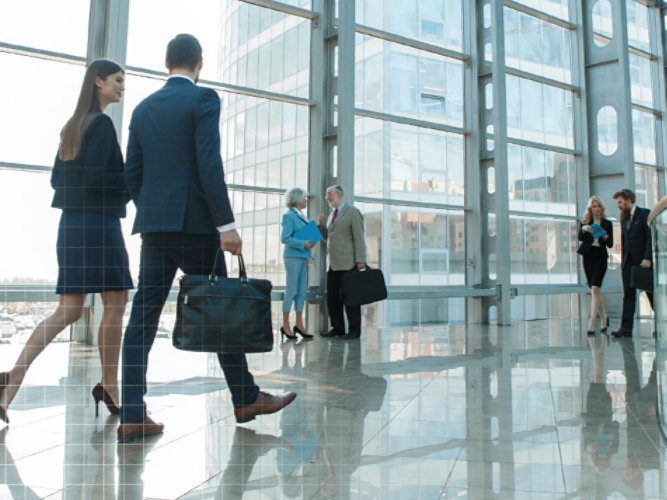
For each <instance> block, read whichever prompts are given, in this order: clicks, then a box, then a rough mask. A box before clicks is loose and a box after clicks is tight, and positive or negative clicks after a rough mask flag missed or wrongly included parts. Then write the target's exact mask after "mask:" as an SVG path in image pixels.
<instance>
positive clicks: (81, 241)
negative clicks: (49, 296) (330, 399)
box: [56, 211, 133, 294]
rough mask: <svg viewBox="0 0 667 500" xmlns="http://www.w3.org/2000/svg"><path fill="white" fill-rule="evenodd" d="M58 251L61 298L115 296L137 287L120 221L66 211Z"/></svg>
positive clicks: (63, 216)
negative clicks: (133, 278) (72, 295)
mask: <svg viewBox="0 0 667 500" xmlns="http://www.w3.org/2000/svg"><path fill="white" fill-rule="evenodd" d="M56 249H57V254H58V284H57V285H56V293H57V294H83V293H99V292H111V291H120V290H129V289H130V288H132V287H133V285H132V276H131V275H130V267H129V262H128V258H127V251H126V250H125V240H124V239H123V233H122V232H121V229H120V219H119V218H118V217H114V216H112V215H102V214H96V213H81V212H65V211H63V213H62V216H61V217H60V226H59V227H58V242H57V244H56Z"/></svg>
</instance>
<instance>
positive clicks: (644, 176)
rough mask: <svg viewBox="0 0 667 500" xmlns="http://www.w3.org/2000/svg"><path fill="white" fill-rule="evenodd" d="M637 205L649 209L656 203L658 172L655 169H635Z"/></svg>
mask: <svg viewBox="0 0 667 500" xmlns="http://www.w3.org/2000/svg"><path fill="white" fill-rule="evenodd" d="M635 194H636V195H637V205H639V206H642V207H648V208H651V207H653V205H655V204H656V203H657V202H658V171H657V170H656V169H655V168H645V167H635Z"/></svg>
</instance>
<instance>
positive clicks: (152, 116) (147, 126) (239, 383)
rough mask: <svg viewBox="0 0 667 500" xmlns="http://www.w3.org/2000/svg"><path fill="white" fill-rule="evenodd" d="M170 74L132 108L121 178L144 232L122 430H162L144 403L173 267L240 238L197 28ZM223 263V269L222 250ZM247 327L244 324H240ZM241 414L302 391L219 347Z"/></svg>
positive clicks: (179, 48)
mask: <svg viewBox="0 0 667 500" xmlns="http://www.w3.org/2000/svg"><path fill="white" fill-rule="evenodd" d="M166 65H167V68H168V69H169V74H170V76H169V79H168V80H167V83H166V84H165V86H164V87H162V88H161V89H160V90H158V91H157V92H155V93H153V94H151V95H150V96H148V97H147V98H146V99H144V100H143V101H142V102H141V103H140V104H139V105H138V106H137V108H136V109H135V110H134V113H133V114H132V121H131V122H130V137H129V141H128V145H127V165H126V167H125V182H126V186H127V190H128V192H129V193H130V196H131V198H132V200H133V201H134V203H135V205H136V207H137V215H136V218H135V221H134V228H133V233H141V237H142V244H141V267H140V271H139V286H138V290H137V294H136V295H135V297H134V301H133V303H132V313H131V315H130V321H129V324H128V326H127V329H126V331H125V339H124V341H123V385H122V407H121V425H120V426H119V428H118V440H119V441H128V440H131V439H133V438H136V437H139V436H146V435H151V434H157V433H160V432H162V429H163V428H164V426H163V425H162V424H159V423H156V422H154V421H153V420H152V419H151V418H150V417H148V416H147V413H146V404H145V402H144V400H143V396H144V395H145V394H146V390H147V388H146V370H147V363H148V353H149V351H150V349H151V346H152V345H153V341H154V339H155V334H156V331H157V326H158V321H159V318H160V312H161V310H162V307H163V305H164V303H165V301H166V300H167V297H168V295H169V290H170V288H171V285H172V282H173V280H174V276H175V274H176V271H177V269H179V268H180V269H182V270H183V272H184V273H186V274H199V275H201V274H209V273H210V271H211V268H212V267H213V262H214V260H215V255H216V253H217V251H218V248H221V249H222V250H225V251H229V252H231V253H232V254H234V255H238V254H240V253H241V247H242V242H241V239H240V237H239V235H238V232H237V231H236V227H235V224H234V214H233V213H232V208H231V206H230V203H229V197H228V195H227V187H226V185H225V181H224V174H223V170H222V159H221V157H220V133H219V129H218V123H219V119H220V99H219V98H218V95H217V94H216V93H215V91H213V90H211V89H207V88H202V87H198V86H197V85H196V81H197V80H198V78H199V72H200V71H201V67H202V50H201V46H200V45H199V42H198V41H197V39H196V38H195V37H193V36H192V35H178V36H177V37H176V38H174V39H173V40H172V41H171V42H169V45H168V46H167V58H166ZM218 264H219V266H218V269H217V273H218V274H219V275H225V274H226V270H225V264H224V259H218ZM241 333H242V332H241ZM218 360H219V361H220V366H221V367H222V370H223V372H224V374H225V379H226V380H227V385H228V386H229V389H230V392H231V394H232V402H233V404H234V408H235V409H234V414H235V416H236V420H237V422H247V421H249V420H252V419H253V418H254V417H255V416H256V415H259V414H266V413H274V412H276V411H278V410H280V409H282V408H283V407H285V406H286V405H288V404H289V403H291V402H292V400H293V399H294V398H295V397H296V394H295V393H290V394H288V395H286V396H283V397H277V396H271V395H269V394H266V393H263V392H260V390H259V388H258V387H257V385H256V384H255V382H254V380H253V377H252V375H251V373H250V372H249V371H248V364H247V362H246V358H245V355H243V354H229V353H219V354H218Z"/></svg>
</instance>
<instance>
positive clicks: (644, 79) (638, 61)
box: [628, 53, 656, 107]
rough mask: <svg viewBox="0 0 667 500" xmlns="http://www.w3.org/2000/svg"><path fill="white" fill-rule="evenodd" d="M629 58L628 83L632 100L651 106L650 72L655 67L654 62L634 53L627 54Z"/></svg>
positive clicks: (651, 86)
mask: <svg viewBox="0 0 667 500" xmlns="http://www.w3.org/2000/svg"><path fill="white" fill-rule="evenodd" d="M628 56H629V58H630V84H631V89H632V102H633V103H637V104H643V105H644V106H648V107H653V105H654V103H653V85H652V81H651V80H652V78H651V77H652V76H653V75H652V72H653V71H654V70H655V69H656V68H655V63H654V62H652V61H650V60H648V59H646V58H644V57H641V56H638V55H635V54H632V53H631V54H628Z"/></svg>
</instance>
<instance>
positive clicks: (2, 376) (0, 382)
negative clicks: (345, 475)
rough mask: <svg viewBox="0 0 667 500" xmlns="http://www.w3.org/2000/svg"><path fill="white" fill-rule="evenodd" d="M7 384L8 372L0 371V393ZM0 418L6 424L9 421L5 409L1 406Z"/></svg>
mask: <svg viewBox="0 0 667 500" xmlns="http://www.w3.org/2000/svg"><path fill="white" fill-rule="evenodd" d="M8 385H9V373H7V372H2V373H0V394H2V391H4V390H5V389H6V388H7V386H8ZM0 419H2V420H3V421H4V422H5V423H7V424H8V423H9V416H8V415H7V410H6V409H4V408H2V407H0Z"/></svg>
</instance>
